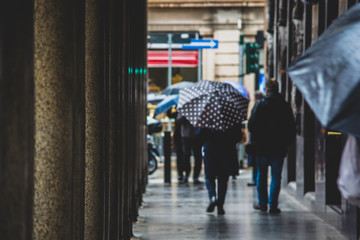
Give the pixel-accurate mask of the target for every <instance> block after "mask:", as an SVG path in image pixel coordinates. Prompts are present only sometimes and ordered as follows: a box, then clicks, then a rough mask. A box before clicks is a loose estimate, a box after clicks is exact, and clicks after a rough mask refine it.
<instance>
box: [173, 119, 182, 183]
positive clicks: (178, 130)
mask: <svg viewBox="0 0 360 240" xmlns="http://www.w3.org/2000/svg"><path fill="white" fill-rule="evenodd" d="M180 126H181V125H180V124H179V123H178V122H177V121H175V130H174V143H175V147H176V168H177V172H178V176H179V177H183V176H184V157H183V155H184V154H183V148H182V139H181V127H180Z"/></svg>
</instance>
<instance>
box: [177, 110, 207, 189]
mask: <svg viewBox="0 0 360 240" xmlns="http://www.w3.org/2000/svg"><path fill="white" fill-rule="evenodd" d="M179 123H180V128H181V145H182V154H183V155H182V157H183V167H182V171H183V172H185V175H184V177H183V180H182V182H183V183H187V182H188V178H189V175H190V172H191V161H190V157H191V152H193V154H194V160H195V164H194V171H193V183H194V184H200V183H201V181H200V180H199V176H200V172H201V165H202V154H201V147H202V145H201V142H200V139H199V136H198V135H197V134H196V129H195V128H194V127H193V126H192V125H191V123H190V122H189V121H188V120H187V119H186V118H185V117H180V119H179Z"/></svg>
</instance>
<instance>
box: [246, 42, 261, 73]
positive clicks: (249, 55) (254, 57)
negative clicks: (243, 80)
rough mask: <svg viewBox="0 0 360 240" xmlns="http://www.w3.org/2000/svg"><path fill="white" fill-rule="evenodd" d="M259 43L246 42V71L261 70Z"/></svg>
mask: <svg viewBox="0 0 360 240" xmlns="http://www.w3.org/2000/svg"><path fill="white" fill-rule="evenodd" d="M258 49H259V45H258V44H257V43H249V42H247V43H246V44H245V54H246V73H255V72H257V71H258V70H259V53H258Z"/></svg>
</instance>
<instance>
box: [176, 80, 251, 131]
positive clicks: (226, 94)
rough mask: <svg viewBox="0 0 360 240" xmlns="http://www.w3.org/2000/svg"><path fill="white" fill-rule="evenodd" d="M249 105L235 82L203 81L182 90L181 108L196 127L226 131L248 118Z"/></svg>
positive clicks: (179, 105)
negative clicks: (234, 86)
mask: <svg viewBox="0 0 360 240" xmlns="http://www.w3.org/2000/svg"><path fill="white" fill-rule="evenodd" d="M248 104H249V100H248V99H247V98H245V97H244V96H243V95H241V94H240V93H239V92H238V91H237V90H236V89H235V88H233V87H232V86H231V85H229V84H226V83H221V82H214V81H207V80H202V81H200V82H197V83H196V84H194V85H193V86H192V87H190V88H185V89H183V90H181V91H180V95H179V103H178V107H177V110H178V112H179V114H180V115H181V116H184V117H185V118H187V119H188V120H189V121H190V123H191V124H192V125H193V126H194V127H202V128H210V129H215V130H220V131H226V130H227V129H229V128H230V127H232V126H234V125H236V124H238V123H241V122H242V121H243V120H245V119H246V118H247V109H248Z"/></svg>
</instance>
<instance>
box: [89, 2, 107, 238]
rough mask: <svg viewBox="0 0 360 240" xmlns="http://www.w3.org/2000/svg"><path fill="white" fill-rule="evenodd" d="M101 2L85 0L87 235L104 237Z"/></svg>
mask: <svg viewBox="0 0 360 240" xmlns="http://www.w3.org/2000/svg"><path fill="white" fill-rule="evenodd" d="M101 9H102V3H101V1H99V0H87V1H86V16H85V19H86V20H85V76H86V81H85V85H86V86H85V89H86V122H85V126H86V141H85V143H86V144H85V149H86V150H85V155H86V157H85V159H86V169H85V239H102V235H103V224H104V222H103V220H104V215H103V209H104V188H103V186H102V182H103V179H104V175H103V165H102V164H103V163H102V162H103V161H102V158H101V155H100V146H101V145H100V144H101V143H100V129H101V128H100V118H101V116H100V106H101V98H100V96H101V93H100V86H101V85H100V84H101V82H102V81H103V71H104V69H103V64H102V61H103V46H104V45H103V41H102V37H103V35H102V26H101V23H102V19H103V16H101V13H102V11H101Z"/></svg>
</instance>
